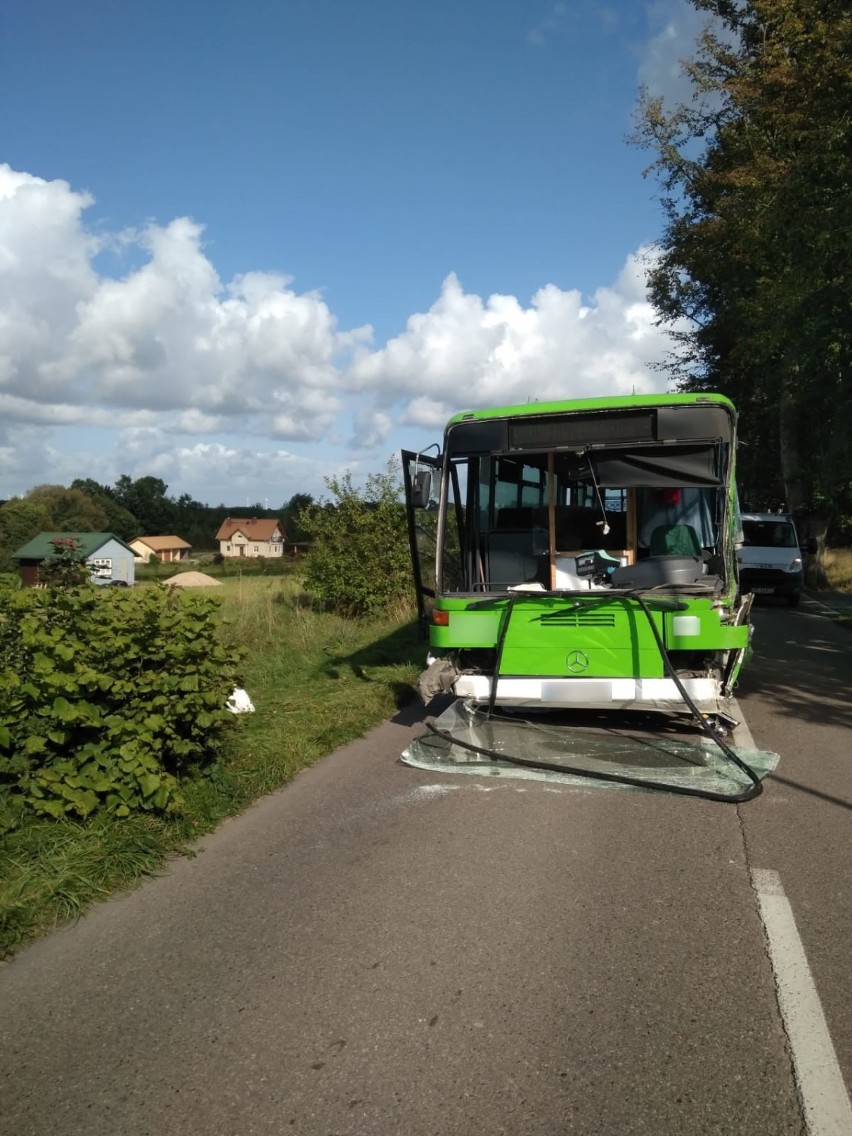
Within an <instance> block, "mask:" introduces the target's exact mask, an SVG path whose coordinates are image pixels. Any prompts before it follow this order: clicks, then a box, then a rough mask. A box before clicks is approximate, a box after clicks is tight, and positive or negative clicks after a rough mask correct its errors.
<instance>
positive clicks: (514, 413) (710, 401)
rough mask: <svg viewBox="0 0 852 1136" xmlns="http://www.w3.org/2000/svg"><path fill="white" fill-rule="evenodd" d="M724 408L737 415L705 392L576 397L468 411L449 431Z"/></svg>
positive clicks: (730, 406) (720, 397) (720, 398)
mask: <svg viewBox="0 0 852 1136" xmlns="http://www.w3.org/2000/svg"><path fill="white" fill-rule="evenodd" d="M702 405H703V406H724V407H726V408H727V409H728V410H729V411H730V413H731V414H732V415H736V410H735V408H734V404H733V403H732V402H731V400H730V399H728V398H726V397H725V395H723V394H717V393H716V392H713V391H702V392H699V393H695V394H683V393H678V394H624V395H611V396H607V397H606V398H576V399H565V400H563V401H559V402H525V403H523V404H522V405H520V406H490V407H485V408H483V409H481V410H466V411H461V412H460V413H459V414H454V415H453V417H452V418H451V419H450V420H449V422H448V423H447V429H449V428H450V427H451V426H455V425H457V424H458V423H460V422H475V421H478V420H485V419H488V418H520V417H524V416H527V415H535V414H566V413H570V412H572V411H588V410H636V409H639V408H641V407H651V406H672V407H676V406H702Z"/></svg>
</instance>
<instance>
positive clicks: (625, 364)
mask: <svg viewBox="0 0 852 1136" xmlns="http://www.w3.org/2000/svg"><path fill="white" fill-rule="evenodd" d="M648 255H649V254H648V253H647V252H644V251H643V250H640V251H639V252H638V253H635V254H633V255H631V256H629V257H628V258H627V261H626V263H625V265H624V268H623V269H622V271H621V273H620V275H619V277H618V279H617V280H616V282H615V284H614V285H613V286H612V287H608V288H600V289H598V291H597V292H595V294H594V296H593V297H592V298H591V300H590V302H588V303H586V302H584V301H583V298H582V296H581V295H580V293H579V292H577V291H562V290H561V289H559V288H557V287H556V286H555V285H552V284H548V285H545V286H544V287H543V288H541V289H539V291H538V292H537V293H536V294H535V295H534V296H533V298H532V302H531V304H530V306H529V307H526V308H525V307H523V306H522V305H521V303H520V302H519V301H518V300H517V299H516V297H514V296H501V295H494V296H490V297H489V298H488V299H487V300H485V301H483V300H482V299H481V298H480V297H479V296H476V295H470V294H468V293H466V292H465V291H464V289H463V288H462V286H461V284H460V282H459V281H458V279H457V278H456V277H455V276H454V275H450V276H448V277H447V279H446V280H445V281H444V286H443V288H442V290H441V294H440V296H439V297H438V299H437V300H436V301H435V303H434V304H433V305H432V307H431V308H430V309H429V311H428V312H426V313H418V314H416V315H413V316H411V317H410V319H409V320H408V326H407V328H406V330H405V332H403V334H402V335H400V336H397V337H396V338H395V339H392V340H390V341H389V342H388V343H387V345H386V346H385V347H384V348H382V349H381V350H378V351H373V352H366V351H365V352H363V353H362V354H361V355H360V356H359V357H357V358H356V359H355V361H354V362H353V364H352V367H351V371H350V375H351V379H352V381H353V382H354V383H355V385H356V386H357V387H358V388H359V389H360V390H362V391H368V390H372V391H375V392H377V394H378V402H379V403H380V404H381V405H383V406H388V405H390V404H391V403H394V404H396V405H397V406H398V407H400V411H399V413H400V415H401V418H402V420H403V421H404V422H407V423H411V424H414V425H423V426H433V427H434V426H437V425H439V423H440V422H441V421H445V420H446V418H447V416H448V414H449V413H452V412H454V411H457V410H460V409H463V408H465V407H477V406H484V405H488V404H489V403H491V404H495V405H500V404H511V403H524V402H527V401H528V400H530V399H536V400H539V401H543V400H547V399H558V398H582V397H587V396H592V395H600V394H624V393H628V394H629V393H630V392H631V391H632V390H636V391H637V392H639V391H651V390H661V389H664V385H665V384H664V380H663V379H662V378H661V376H660V375H659V374H658V373H657V372H656V371H654V370H652V369H651V366H650V365H651V364H653V363H655V362H657V361H659V360H660V359H661V358H662V357H663V356H665V355H666V353H667V352H668V350H669V349H670V347H671V340H670V339H669V337H668V335H667V333H666V332H665V331H663V330H662V329H660V328H658V327H657V326H656V323H655V317H654V312H653V310H652V308H651V305H650V303H649V302H648V299H647V295H646V290H645V271H646V259H647V256H648Z"/></svg>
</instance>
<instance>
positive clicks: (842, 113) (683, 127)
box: [635, 0, 852, 535]
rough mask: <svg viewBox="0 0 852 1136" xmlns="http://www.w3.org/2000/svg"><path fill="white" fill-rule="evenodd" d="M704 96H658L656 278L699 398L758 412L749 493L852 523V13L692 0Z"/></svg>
mask: <svg viewBox="0 0 852 1136" xmlns="http://www.w3.org/2000/svg"><path fill="white" fill-rule="evenodd" d="M691 2H692V4H693V6H694V7H695V8H696V9H698V10H702V11H705V12H707V14H708V17H711V18H712V19H711V21H710V23H709V24H708V28H707V30H706V31H705V33H704V35H703V36H702V37H701V39H700V40H699V43H698V47H697V51H696V54H695V56H694V58H692V59H691V60H688V61H686V62H685V63H684V68H685V71H686V73H687V75H688V76H689V78H690V79H691V82H692V87H693V92H694V97H693V100H692V101H691V102H690V103H688V104H680V105H677V106H674V107H668V106H666V105H665V104H664V102H663V101H662V100H661V99H659V98H655V97H652V96H651V95H650V94H649V93H648V92H643V94H642V95H641V98H640V104H639V110H638V116H637V119H638V126H637V131H636V136H635V137H636V140H637V141H638V142H639V143H640V144H641V145H643V146H646V147H648V148H650V149H651V150H652V151H653V152H654V155H655V157H654V161H653V164H652V165H651V167H650V170H651V171H653V172H654V173H655V174H656V175H657V177H658V179H659V183H660V186H661V198H662V203H663V206H664V210H665V217H666V224H665V229H664V232H663V236H662V239H661V241H660V242H659V249H658V259H656V261H655V262H654V264H653V267H652V269H651V271H650V278H649V283H650V291H651V297H652V300H653V303H654V305H655V307H656V309H657V311H658V312H659V314H660V317H661V319H662V320H663V321H665V322H668V323H669V324H670V325H671V327H672V330H673V334H674V336H675V339H676V341H677V348H676V350H675V352H673V355H672V357H671V358H670V360H669V361H668V367H669V369H670V371H671V373H672V375H673V377H674V378H675V380H676V381H677V383H678V385H679V386H681V387H682V388H683V389H692V390H695V389H698V390H701V389H714V390H720V391H723V392H724V393H726V394H728V395H730V397H731V398H732V399H733V400H734V401H735V403H736V404H737V406H738V407H739V409H740V412H741V438H742V440H743V442H744V443H745V446H744V448H743V450H742V451H741V454H740V467H741V469H740V483H741V486H742V487H743V490H744V497H745V500H746V503H747V504H749V505H751V506H752V507H757V508H760V507H778V506H779V505H782V504H783V505H786V507H787V508H789V509H792V510H793V511H795V512H797V513H798V514H799V516H800V517H801V518H802V520H804V521H805V528H806V530H808V529H809V531H811V532H814V533H816V534H817V535H822V533H824V531H825V528H826V525H827V524H828V523H829V522H830V521H831V520H832V519H834V520H835V521H837V519H838V517H839V518H840V520H841V522H842V521H843V519H844V518H843V515H844V514H847V515H848V514H849V513H852V448H851V447H849V445H848V438H849V436H850V430H852V368H850V363H852V115H850V107H852V62H850V61H852V9H850V7H849V5H848V2H847V0H842V2H841V0H691Z"/></svg>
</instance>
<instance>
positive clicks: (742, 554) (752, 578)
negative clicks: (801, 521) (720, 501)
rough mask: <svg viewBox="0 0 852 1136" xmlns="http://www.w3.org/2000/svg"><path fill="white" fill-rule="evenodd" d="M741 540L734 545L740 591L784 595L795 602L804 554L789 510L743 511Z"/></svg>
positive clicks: (797, 598) (802, 577) (802, 570)
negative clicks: (769, 511)
mask: <svg viewBox="0 0 852 1136" xmlns="http://www.w3.org/2000/svg"><path fill="white" fill-rule="evenodd" d="M742 524H743V543H742V547H741V548H738V549H737V564H738V567H739V577H740V591H742V592H754V594H755V595H770V596H786V597H787V603H788V604H789V605H790V606H791V607H795V606H796V604H798V602H799V599H800V598H801V595H802V582H803V579H804V556H803V554H802V549H801V547H800V545H799V536H798V533H797V532H796V526H795V524H794V523H793V518H792V517H791V516H790V514H789V513H743V515H742Z"/></svg>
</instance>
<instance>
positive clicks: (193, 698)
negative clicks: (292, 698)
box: [0, 587, 239, 823]
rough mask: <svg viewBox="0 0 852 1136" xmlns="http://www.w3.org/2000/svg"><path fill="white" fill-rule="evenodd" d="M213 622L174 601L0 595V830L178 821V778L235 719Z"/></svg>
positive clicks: (82, 592)
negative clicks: (21, 814) (27, 822)
mask: <svg viewBox="0 0 852 1136" xmlns="http://www.w3.org/2000/svg"><path fill="white" fill-rule="evenodd" d="M217 608H218V601H217V600H216V599H214V598H212V597H207V596H198V595H191V594H188V593H185V592H182V591H180V590H178V589H170V590H167V589H165V588H162V589H145V590H144V591H139V592H131V591H123V590H119V589H113V588H88V587H86V588H74V589H67V590H65V589H52V588H48V589H29V588H25V589H21V590H19V591H11V590H7V589H0V659H2V670H0V805H5V808H4V810H3V811H4V812H5V813H6V815H7V818H8V817H9V815H14V814H15V813H16V812H17V811H19V810H20V809H21V808H25V809H31V810H33V811H35V812H36V813H40V814H46V815H49V816H53V817H61V816H64V815H66V814H70V815H77V816H81V817H85V816H88V815H89V814H91V813H93V812H94V811H95V810H98V809H103V810H106V811H107V812H110V813H113V814H115V815H117V816H127V815H129V813H130V812H131V811H132V810H135V809H146V810H155V811H173V810H175V809H177V808H179V806H180V792H179V778H180V777H181V775H183V774H185V773H187V772H188V771H190V770H192V769H196V768H198V767H200V766H202V765H204V764H205V763H209V762H210V761H211V760H212V758H213V757H215V755H216V753H217V752H218V747H219V743H220V740H221V735H222V732H223V730H224V729H225V728H226V727H227V726H228V725H229V724H230V722H231V719H232V716H231V714H230V712H229V711H228V710H227V709H226V706H225V703H226V701H227V699H228V697H229V696H230V694H231V692H232V690H233V688H234V686H235V685H236V684H237V668H238V665H239V655H238V653H237V652H235V651H233V650H227V649H226V648H225V647H224V646H222V644H221V643H220V642H219V640H218V637H217V632H216V626H217V621H216V610H217ZM3 798H5V800H3ZM7 823H8V819H7Z"/></svg>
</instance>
